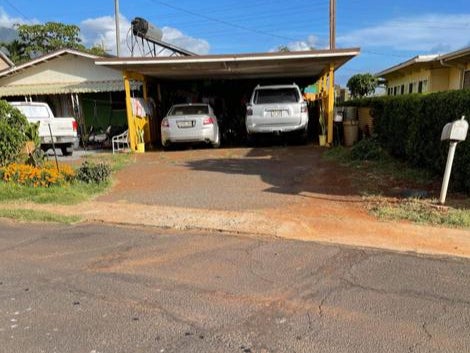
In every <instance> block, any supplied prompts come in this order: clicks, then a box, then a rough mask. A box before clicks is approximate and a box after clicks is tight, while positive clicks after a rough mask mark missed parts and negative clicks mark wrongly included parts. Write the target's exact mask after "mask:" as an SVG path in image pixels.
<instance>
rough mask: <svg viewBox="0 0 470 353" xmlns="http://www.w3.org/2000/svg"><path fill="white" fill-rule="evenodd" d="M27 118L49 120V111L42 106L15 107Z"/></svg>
mask: <svg viewBox="0 0 470 353" xmlns="http://www.w3.org/2000/svg"><path fill="white" fill-rule="evenodd" d="M15 108H18V110H19V111H20V112H22V113H23V114H24V115H25V116H26V117H27V118H33V119H49V111H48V109H47V108H46V107H44V106H38V105H15Z"/></svg>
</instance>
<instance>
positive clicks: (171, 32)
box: [162, 27, 210, 55]
mask: <svg viewBox="0 0 470 353" xmlns="http://www.w3.org/2000/svg"><path fill="white" fill-rule="evenodd" d="M162 31H163V41H165V42H168V43H171V44H174V45H176V46H177V47H180V48H183V49H186V50H189V51H192V52H194V53H196V54H201V55H203V54H208V53H209V50H210V45H209V42H207V41H206V40H204V39H199V38H193V37H190V36H187V35H185V34H184V33H182V32H181V31H180V30H178V29H176V28H172V27H163V28H162Z"/></svg>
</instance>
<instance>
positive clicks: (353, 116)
mask: <svg viewBox="0 0 470 353" xmlns="http://www.w3.org/2000/svg"><path fill="white" fill-rule="evenodd" d="M343 111H344V113H343V120H357V107H344V110H343Z"/></svg>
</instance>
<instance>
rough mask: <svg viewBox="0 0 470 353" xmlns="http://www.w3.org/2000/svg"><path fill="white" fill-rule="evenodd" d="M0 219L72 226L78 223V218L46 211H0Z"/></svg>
mask: <svg viewBox="0 0 470 353" xmlns="http://www.w3.org/2000/svg"><path fill="white" fill-rule="evenodd" d="M0 217H1V218H10V219H15V220H18V221H22V222H47V223H63V224H72V223H76V222H79V221H80V217H78V216H64V215H58V214H55V213H51V212H46V211H38V210H26V209H0Z"/></svg>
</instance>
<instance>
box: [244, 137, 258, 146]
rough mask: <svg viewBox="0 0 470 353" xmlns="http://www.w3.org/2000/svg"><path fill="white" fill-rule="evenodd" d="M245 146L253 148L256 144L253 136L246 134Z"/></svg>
mask: <svg viewBox="0 0 470 353" xmlns="http://www.w3.org/2000/svg"><path fill="white" fill-rule="evenodd" d="M246 144H247V145H248V146H249V147H253V146H255V144H256V137H255V134H247V135H246Z"/></svg>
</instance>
